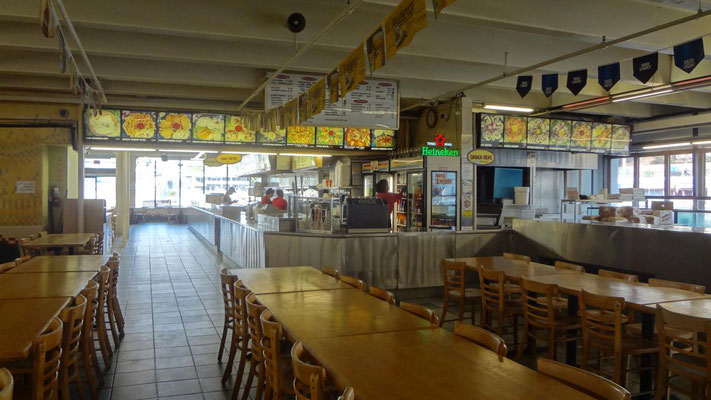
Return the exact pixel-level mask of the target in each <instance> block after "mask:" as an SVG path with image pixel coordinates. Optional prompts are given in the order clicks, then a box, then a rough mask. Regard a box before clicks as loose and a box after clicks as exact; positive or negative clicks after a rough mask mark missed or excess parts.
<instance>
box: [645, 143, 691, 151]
mask: <svg viewBox="0 0 711 400" xmlns="http://www.w3.org/2000/svg"><path fill="white" fill-rule="evenodd" d="M690 145H691V142H683V143H669V144H655V145H651V146H643V147H642V149H644V150H652V149H666V148H669V147H683V146H690Z"/></svg>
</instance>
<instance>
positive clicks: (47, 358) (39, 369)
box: [6, 317, 63, 400]
mask: <svg viewBox="0 0 711 400" xmlns="http://www.w3.org/2000/svg"><path fill="white" fill-rule="evenodd" d="M62 329H63V327H62V320H61V319H59V318H57V317H55V318H54V319H53V320H52V322H50V323H49V326H48V327H47V329H46V330H45V331H44V332H43V333H42V334H41V335H40V336H39V337H37V338H36V339H35V341H34V343H33V344H32V356H31V357H30V358H29V359H26V360H22V361H18V362H17V363H13V364H8V365H6V366H7V368H8V369H9V370H10V372H12V374H13V375H15V376H17V375H26V376H29V379H28V380H27V383H28V385H26V386H25V385H23V386H17V387H15V392H16V393H15V397H16V398H18V399H19V398H28V397H29V398H30V399H32V400H45V399H46V400H52V399H57V398H58V390H59V387H58V386H59V363H60V359H61V358H62ZM25 388H26V390H28V391H29V394H28V393H20V392H24V389H25Z"/></svg>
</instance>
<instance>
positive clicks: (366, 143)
mask: <svg viewBox="0 0 711 400" xmlns="http://www.w3.org/2000/svg"><path fill="white" fill-rule="evenodd" d="M345 147H346V148H347V149H365V148H368V147H370V129H364V128H346V145H345Z"/></svg>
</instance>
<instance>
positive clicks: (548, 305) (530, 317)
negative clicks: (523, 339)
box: [521, 278, 558, 328]
mask: <svg viewBox="0 0 711 400" xmlns="http://www.w3.org/2000/svg"><path fill="white" fill-rule="evenodd" d="M521 296H522V297H523V301H522V303H523V318H524V319H525V321H526V323H527V324H530V325H533V326H535V327H539V328H551V327H552V326H553V325H554V323H555V309H554V308H553V300H554V299H555V298H556V297H557V296H558V285H556V284H551V285H549V284H547V283H541V282H536V281H531V280H528V279H526V278H521Z"/></svg>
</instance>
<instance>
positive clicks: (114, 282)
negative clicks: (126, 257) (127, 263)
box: [106, 257, 119, 294]
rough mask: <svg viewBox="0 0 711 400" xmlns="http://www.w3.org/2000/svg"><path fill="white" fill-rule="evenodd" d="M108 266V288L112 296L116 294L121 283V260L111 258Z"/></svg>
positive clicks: (107, 263)
mask: <svg viewBox="0 0 711 400" xmlns="http://www.w3.org/2000/svg"><path fill="white" fill-rule="evenodd" d="M106 266H107V267H109V281H108V282H107V284H108V288H109V291H111V292H112V294H115V292H116V288H117V287H118V282H119V259H118V258H114V257H111V258H109V261H107V262H106Z"/></svg>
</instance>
